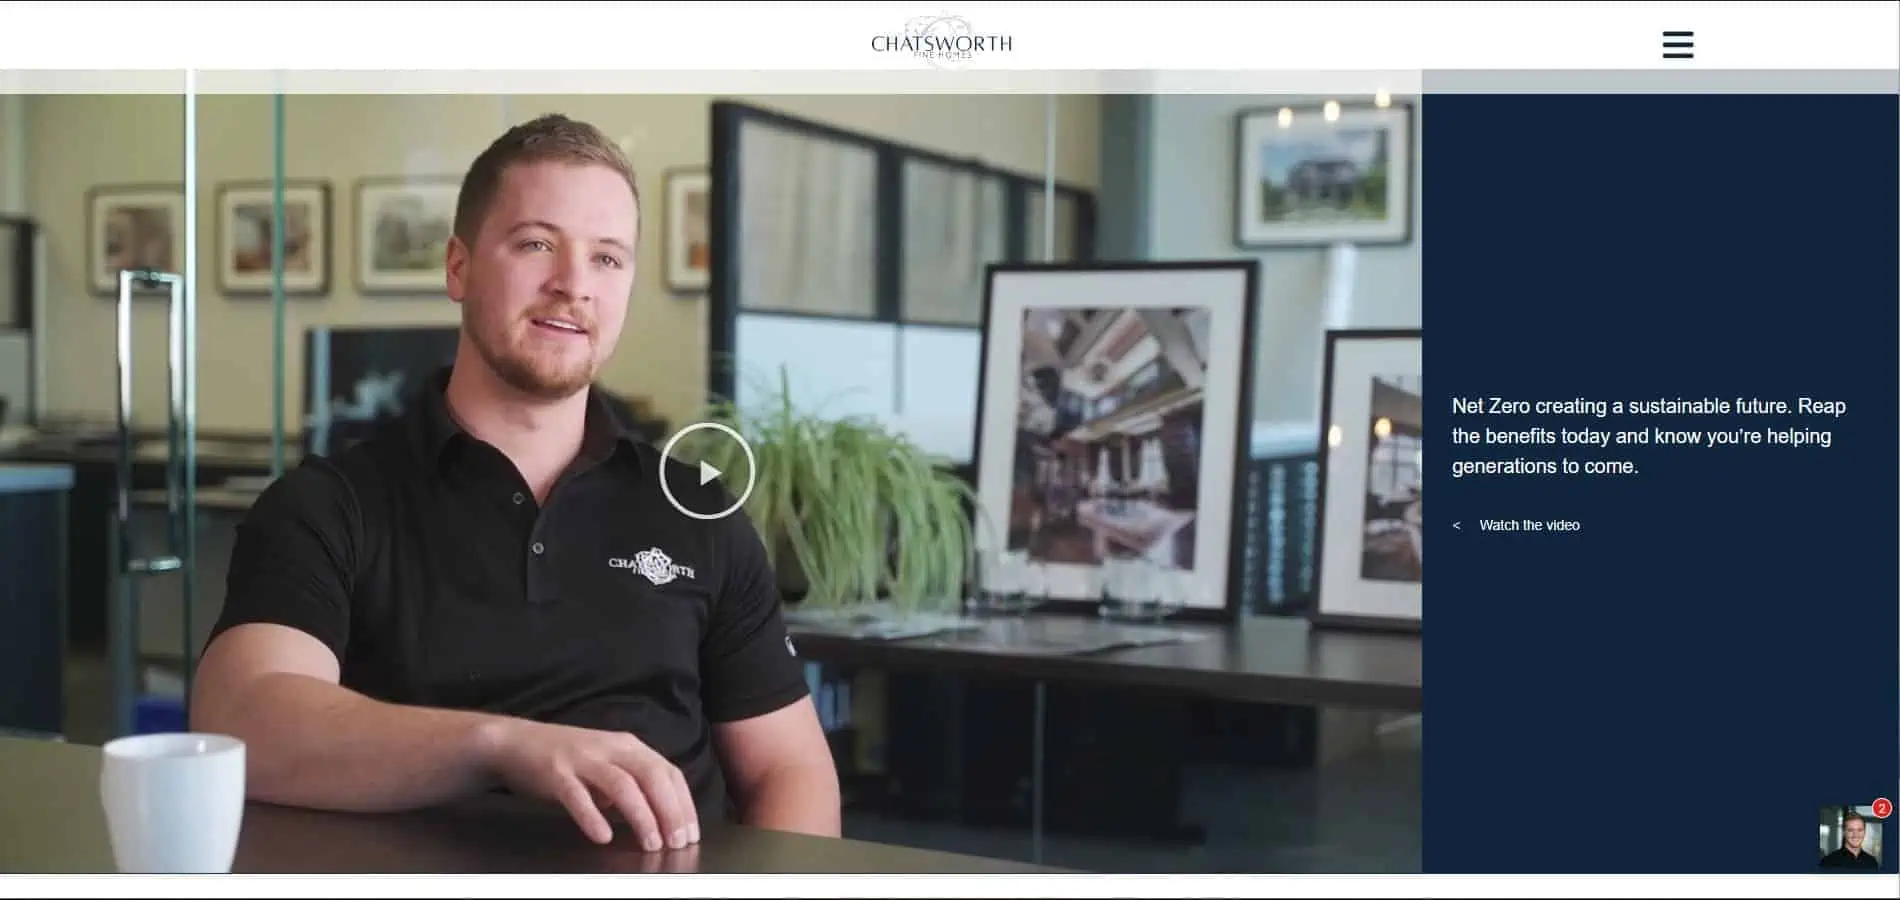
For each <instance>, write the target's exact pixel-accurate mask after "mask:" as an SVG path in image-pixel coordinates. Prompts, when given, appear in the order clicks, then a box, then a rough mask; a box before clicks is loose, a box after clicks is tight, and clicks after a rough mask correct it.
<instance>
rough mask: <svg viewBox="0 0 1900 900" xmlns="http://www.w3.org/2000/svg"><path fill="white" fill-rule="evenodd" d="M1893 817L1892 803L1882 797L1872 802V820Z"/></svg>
mask: <svg viewBox="0 0 1900 900" xmlns="http://www.w3.org/2000/svg"><path fill="white" fill-rule="evenodd" d="M1891 815H1893V801H1892V800H1889V799H1887V798H1885V797H1882V798H1880V799H1878V800H1875V801H1874V818H1876V819H1884V818H1886V817H1888V816H1891Z"/></svg>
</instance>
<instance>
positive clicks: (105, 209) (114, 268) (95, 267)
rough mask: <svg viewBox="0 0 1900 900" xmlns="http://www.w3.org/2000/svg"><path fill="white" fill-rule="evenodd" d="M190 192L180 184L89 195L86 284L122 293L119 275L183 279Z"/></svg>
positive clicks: (105, 188)
mask: <svg viewBox="0 0 1900 900" xmlns="http://www.w3.org/2000/svg"><path fill="white" fill-rule="evenodd" d="M184 265H185V189H184V187H183V186H181V185H177V184H136V185H133V184H128V185H101V186H99V187H95V188H93V189H92V190H90V191H87V192H86V283H87V286H88V287H90V288H91V289H92V292H93V293H95V294H100V295H114V294H117V293H118V292H119V272H120V271H121V270H124V269H153V270H156V271H159V272H173V273H179V274H182V273H183V271H184Z"/></svg>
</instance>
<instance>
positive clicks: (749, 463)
mask: <svg viewBox="0 0 1900 900" xmlns="http://www.w3.org/2000/svg"><path fill="white" fill-rule="evenodd" d="M697 431H711V432H717V434H716V435H714V436H713V438H712V439H713V440H729V441H732V442H734V443H737V444H738V445H739V452H741V453H743V454H744V455H745V467H746V471H745V486H744V489H743V490H738V491H734V490H733V486H732V484H731V479H728V480H727V488H726V490H727V491H728V492H730V493H732V495H733V497H734V498H735V499H734V500H733V502H732V505H731V506H728V507H726V508H724V509H698V508H696V507H698V506H704V505H707V504H708V503H713V502H716V501H713V500H710V499H709V500H704V501H701V502H699V503H690V502H682V501H681V499H680V497H679V495H677V494H675V493H673V486H672V485H671V484H670V483H668V481H667V477H666V475H667V472H668V471H669V470H671V469H672V468H673V467H672V466H670V465H666V464H665V463H664V462H663V463H662V465H661V466H660V493H662V494H664V495H665V496H666V502H668V503H671V504H673V508H674V509H677V510H679V511H680V515H683V516H686V517H688V518H693V519H700V520H702V521H711V520H713V519H723V518H725V517H727V516H729V515H732V514H733V513H735V512H738V511H739V509H740V508H741V507H743V506H745V502H746V500H747V499H749V498H750V497H751V496H752V488H753V487H754V486H755V485H756V484H757V483H758V479H759V475H758V473H759V460H758V457H756V456H754V455H753V454H752V445H751V444H748V443H746V440H745V438H743V437H740V436H739V432H737V431H734V430H733V429H732V428H731V427H730V426H727V425H723V424H720V423H718V422H695V423H693V424H691V425H688V426H686V427H685V428H682V429H680V430H678V431H676V432H674V433H673V436H672V437H670V438H667V439H666V445H665V446H664V447H661V448H660V456H661V457H662V458H663V459H664V460H665V462H672V461H674V459H673V451H674V450H675V449H676V448H677V447H678V446H679V442H680V439H681V438H683V437H686V436H687V435H689V434H692V433H694V432H697ZM681 461H682V462H685V460H681ZM691 462H692V464H694V465H696V466H697V467H698V469H699V486H700V487H704V486H706V485H708V484H711V483H712V482H713V480H714V479H718V478H724V477H725V475H726V473H725V472H724V471H722V470H720V468H719V467H718V466H715V465H713V464H712V463H710V462H708V461H706V460H703V459H701V460H694V461H691ZM689 493H692V494H694V495H703V494H706V493H708V492H705V491H689ZM687 499H688V500H696V499H698V496H694V497H689V498H687Z"/></svg>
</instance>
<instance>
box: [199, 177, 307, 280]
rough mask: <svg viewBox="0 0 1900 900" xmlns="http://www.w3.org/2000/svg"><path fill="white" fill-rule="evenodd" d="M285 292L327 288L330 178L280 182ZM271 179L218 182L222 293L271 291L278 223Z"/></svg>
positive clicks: (275, 199) (274, 191)
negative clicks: (269, 180)
mask: <svg viewBox="0 0 1900 900" xmlns="http://www.w3.org/2000/svg"><path fill="white" fill-rule="evenodd" d="M283 194H284V234H283V246H284V267H283V271H284V293H285V294H287V295H291V296H313V295H321V294H325V293H328V292H329V290H330V184H329V182H327V181H285V182H284V191H283ZM276 203H277V197H276V188H275V185H273V184H272V183H271V182H268V181H257V182H225V183H224V184H220V185H218V207H217V216H218V228H217V232H218V245H217V246H218V290H219V291H220V292H222V293H223V294H225V295H226V296H234V297H241V296H252V297H257V296H262V297H268V296H270V294H271V289H272V281H273V272H272V270H273V268H274V264H273V256H272V254H273V253H274V252H275V243H276V238H275V232H276V228H277V211H276Z"/></svg>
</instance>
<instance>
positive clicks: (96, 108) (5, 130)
mask: <svg viewBox="0 0 1900 900" xmlns="http://www.w3.org/2000/svg"><path fill="white" fill-rule="evenodd" d="M36 77H38V78H46V79H55V80H56V79H57V78H58V77H59V76H57V75H54V74H52V73H40V74H39V75H38V76H36ZM138 77H140V78H144V79H147V81H146V83H142V84H140V85H138V87H139V89H141V90H144V91H147V93H138V94H79V93H67V92H65V88H66V87H69V86H62V85H60V84H58V83H56V82H55V81H47V82H46V84H45V88H46V90H45V91H44V92H39V93H24V94H8V95H6V96H4V97H0V203H4V204H5V206H6V208H5V209H4V210H0V219H4V220H5V222H6V224H7V228H6V229H5V230H6V232H7V236H8V237H7V241H6V244H5V246H4V247H0V252H3V253H4V256H5V262H4V263H0V272H3V273H4V274H5V282H6V287H5V290H4V293H0V296H4V297H5V298H6V301H5V302H6V304H7V306H8V311H7V313H6V314H5V315H4V316H3V317H0V332H4V334H3V335H0V357H4V358H0V377H4V383H0V408H4V409H5V410H6V412H5V413H4V414H0V415H3V419H0V456H4V457H5V458H4V459H0V466H7V465H17V464H19V463H22V462H24V463H33V464H40V465H46V464H51V465H54V466H56V467H59V470H61V471H69V472H70V473H71V475H72V486H71V487H70V489H68V490H66V491H65V492H64V494H63V495H62V497H61V499H62V506H63V509H62V510H61V511H60V513H59V514H58V515H57V516H54V517H53V518H48V519H46V520H45V521H43V522H40V523H38V524H37V525H29V524H26V523H16V524H20V525H21V527H23V528H27V529H28V531H27V532H26V533H28V534H30V535H31V540H32V541H34V542H39V543H43V544H44V546H41V547H39V550H38V552H34V553H31V554H30V555H28V556H25V557H22V558H21V559H20V560H17V561H13V560H10V561H9V564H8V565H5V566H0V570H4V571H5V572H6V575H4V576H0V577H5V578H8V579H26V580H32V579H39V578H50V577H51V576H53V575H56V576H57V579H56V580H49V581H46V582H43V585H42V587H51V586H54V585H56V586H57V587H56V588H51V589H29V590H18V591H14V592H12V593H11V594H10V596H15V597H22V598H27V600H28V601H29V602H37V601H39V600H40V599H44V601H45V602H46V603H47V604H51V605H50V606H47V607H46V608H35V609H33V610H16V611H15V612H16V613H18V614H21V615H25V614H28V613H31V616H32V618H33V627H32V628H30V629H29V628H27V627H25V626H23V625H19V623H12V624H13V625H14V626H16V627H10V628H8V629H6V630H7V631H8V640H20V641H34V642H40V643H43V644H44V646H38V647H21V648H14V649H12V650H9V651H8V652H7V653H5V654H0V656H5V657H7V658H9V659H11V660H13V661H14V663H10V664H20V663H22V662H24V663H32V662H34V661H39V662H41V663H49V662H50V663H55V664H56V668H55V670H52V671H48V672H36V673H23V674H30V675H31V676H32V677H30V678H28V679H27V680H24V681H15V680H14V679H11V678H9V679H8V681H9V683H17V684H26V685H30V687H29V691H30V692H31V693H32V694H33V695H34V696H33V698H31V699H32V700H33V701H35V702H37V701H38V700H46V701H47V702H46V704H45V706H44V708H43V709H39V710H38V713H37V714H36V717H37V718H39V719H41V721H36V722H31V723H27V727H26V728H25V729H24V730H29V731H44V732H49V733H55V734H60V735H63V736H65V737H66V738H67V739H69V740H92V741H96V740H99V739H102V738H105V737H110V736H114V735H117V734H123V733H126V732H128V731H131V730H133V729H134V728H135V725H136V723H138V722H139V721H141V720H162V721H180V720H179V719H178V716H179V715H181V713H182V710H181V707H180V705H179V701H180V699H181V698H182V696H183V694H184V693H185V690H186V687H187V685H188V681H189V671H188V669H187V668H186V667H182V666H176V665H170V666H161V667H158V668H153V669H150V670H148V668H147V667H146V666H145V665H144V662H146V658H147V657H148V656H151V657H155V658H158V659H161V660H163V661H167V662H172V663H176V662H181V661H183V660H185V659H186V658H188V657H189V656H190V648H189V642H188V641H187V639H186V634H187V633H188V626H187V623H186V618H187V617H188V616H190V615H191V612H192V610H190V609H189V608H188V605H187V604H182V603H179V602H177V598H179V597H184V596H189V595H191V594H192V593H193V592H194V591H195V590H196V589H197V587H198V585H200V584H201V583H202V576H201V573H200V571H199V569H198V566H197V546H196V545H197V537H198V521H197V515H196V513H197V496H196V495H197V487H198V484H199V482H200V480H201V479H200V467H201V465H202V463H203V460H204V457H205V456H207V455H208V454H209V453H210V452H211V450H212V448H210V447H209V446H208V445H207V441H206V437H207V436H206V435H205V434H204V433H203V427H202V426H203V412H204V409H203V407H202V406H201V404H200V399H201V398H200V395H199V391H198V387H199V384H200V381H199V379H198V347H199V342H198V327H199V325H200V323H201V318H202V317H201V297H200V290H199V288H198V285H199V281H200V278H201V275H202V273H201V271H200V265H199V264H200V262H201V257H200V250H201V249H202V241H201V237H202V235H203V233H204V228H205V225H206V220H205V219H204V217H203V215H202V212H203V205H202V201H203V194H204V190H205V187H206V185H205V183H204V181H203V179H202V177H201V171H200V165H199V163H200V160H199V150H200V142H199V135H200V127H201V124H202V122H201V116H202V114H203V111H202V109H201V108H200V102H199V101H200V100H201V99H202V98H201V97H199V96H198V95H197V94H196V93H195V91H194V90H192V89H191V87H190V85H189V83H188V82H187V81H186V80H185V79H184V78H183V76H182V75H181V74H180V73H166V72H155V73H146V74H142V75H140V76H138ZM152 82H158V83H157V84H154V83H152ZM15 549H17V548H15ZM41 569H45V570H46V571H44V572H42V571H40V570H41ZM16 587H17V585H16ZM145 651H151V652H150V653H149V654H148V653H146V652H145ZM69 658H70V660H71V662H70V664H68V659H69ZM42 686H43V688H42ZM42 689H43V690H44V691H45V692H46V693H45V694H44V695H43V696H42V695H41V691H42ZM20 724H21V723H18V722H12V723H6V722H0V728H6V727H11V728H14V729H15V730H19V726H20Z"/></svg>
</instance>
